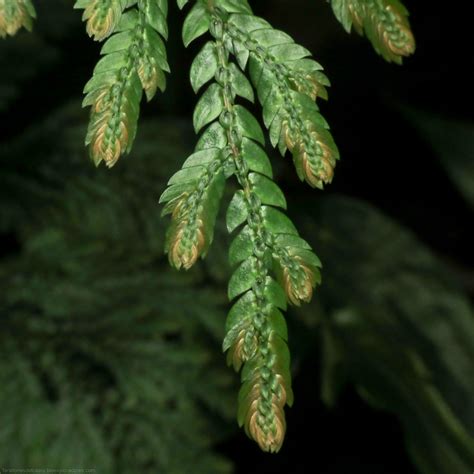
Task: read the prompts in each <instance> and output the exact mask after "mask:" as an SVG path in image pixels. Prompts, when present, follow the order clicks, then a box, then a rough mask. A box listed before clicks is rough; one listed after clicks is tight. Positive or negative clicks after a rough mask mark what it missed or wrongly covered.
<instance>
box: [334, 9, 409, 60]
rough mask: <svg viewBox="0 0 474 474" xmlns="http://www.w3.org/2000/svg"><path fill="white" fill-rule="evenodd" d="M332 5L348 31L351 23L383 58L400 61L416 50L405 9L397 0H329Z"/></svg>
mask: <svg viewBox="0 0 474 474" xmlns="http://www.w3.org/2000/svg"><path fill="white" fill-rule="evenodd" d="M332 8H333V11H334V14H335V15H336V17H337V19H338V20H339V21H340V22H341V24H342V25H343V27H344V29H345V30H346V31H347V32H350V31H351V27H352V25H353V26H354V29H355V30H356V31H357V32H358V33H359V34H361V35H362V34H365V35H366V36H367V38H368V39H369V41H370V42H371V43H372V46H373V47H374V49H375V51H376V52H377V53H378V54H380V55H381V56H382V57H383V58H384V59H385V60H387V61H393V62H396V63H398V64H401V62H402V59H403V57H404V56H410V55H411V54H413V53H414V52H415V38H414V36H413V33H412V32H411V29H410V24H409V22H408V10H407V9H406V8H405V6H404V5H403V4H402V3H401V2H400V1H399V0H332Z"/></svg>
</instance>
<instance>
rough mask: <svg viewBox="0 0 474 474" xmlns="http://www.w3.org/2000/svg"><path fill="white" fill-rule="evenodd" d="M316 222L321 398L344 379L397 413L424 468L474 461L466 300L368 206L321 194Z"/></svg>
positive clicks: (431, 471)
mask: <svg viewBox="0 0 474 474" xmlns="http://www.w3.org/2000/svg"><path fill="white" fill-rule="evenodd" d="M317 221H318V228H319V229H320V231H319V238H318V241H319V245H318V249H320V254H321V255H322V257H323V258H324V259H325V261H326V262H330V268H328V269H327V271H326V274H325V277H326V278H325V286H324V287H323V290H322V291H321V298H322V301H323V305H324V307H326V308H331V314H330V315H329V316H328V317H327V318H323V323H324V324H323V328H324V332H323V333H324V334H326V335H325V337H324V338H323V344H324V347H325V348H324V354H325V360H326V361H327V362H326V364H325V365H326V367H325V370H323V374H324V375H325V377H326V378H325V379H324V380H323V388H324V391H323V395H324V397H325V399H326V401H327V402H328V403H334V396H335V395H336V392H337V391H335V390H334V389H333V388H336V387H337V386H339V387H340V386H341V382H342V381H341V378H340V377H341V376H343V377H346V379H347V380H350V381H352V382H353V383H354V384H355V385H356V386H357V387H358V389H359V390H360V393H361V394H362V395H363V396H364V397H365V398H366V399H367V400H368V401H369V402H370V403H373V404H374V405H375V406H378V407H381V408H383V409H386V410H389V411H391V412H394V413H396V414H397V416H398V417H399V418H400V419H401V421H402V423H403V426H404V428H405V434H406V440H407V445H408V448H409V450H410V452H411V454H412V457H413V459H414V461H415V463H416V464H417V465H418V467H419V469H420V471H421V472H423V473H425V474H444V473H446V472H451V473H453V474H462V473H463V472H466V470H469V469H470V468H469V466H472V465H473V463H474V403H473V402H472V393H473V392H474V382H473V378H472V377H471V376H470V374H471V371H472V361H473V360H474V324H473V322H474V314H473V311H472V307H471V305H470V303H469V300H468V299H467V298H466V297H465V296H464V295H463V293H462V291H461V290H459V285H458V283H457V281H456V279H455V278H454V277H453V276H451V275H450V273H449V271H447V270H446V268H444V267H443V265H442V264H441V263H440V262H439V261H437V260H436V258H435V257H433V255H432V254H430V252H429V251H427V250H426V249H425V248H424V247H423V245H422V244H420V243H419V242H417V240H416V239H415V238H414V237H413V236H412V235H411V234H410V233H408V232H407V231H405V230H403V229H402V228H401V227H400V226H398V225H397V224H395V223H394V222H392V221H391V220H390V219H388V218H385V217H383V216H382V215H381V214H380V213H378V212H376V211H375V210H374V209H372V208H371V207H370V206H368V205H366V204H363V203H360V202H357V201H354V200H350V199H345V198H333V199H325V200H324V202H323V204H322V206H321V207H320V209H319V212H318V216H317ZM341 261H343V262H344V264H343V265H342V264H338V262H341ZM344 308H346V309H344ZM333 311H335V312H333Z"/></svg>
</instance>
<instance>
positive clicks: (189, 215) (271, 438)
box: [0, 0, 414, 452]
mask: <svg viewBox="0 0 474 474" xmlns="http://www.w3.org/2000/svg"><path fill="white" fill-rule="evenodd" d="M5 1H6V2H7V3H5ZM25 1H26V0H25ZM27 1H28V3H25V2H24V1H23V0H22V1H20V2H18V3H16V7H15V8H17V9H19V10H18V11H20V12H22V15H19V14H18V15H17V14H16V13H14V10H13V8H14V7H9V9H8V8H7V9H6V10H4V11H3V10H1V8H0V32H1V31H2V25H6V26H4V27H3V29H4V30H5V31H6V32H7V33H8V34H12V33H13V32H14V31H16V30H17V29H18V28H19V27H20V26H22V25H24V26H26V27H29V26H30V24H29V23H28V21H30V17H32V16H34V11H33V10H32V6H31V5H30V3H29V0H27ZM187 3H188V2H187V1H180V0H178V6H179V8H181V9H182V8H184V7H185V6H186V5H187ZM3 4H5V5H10V2H9V1H7V0H1V3H0V7H1V6H2V5H3ZM333 7H334V10H335V12H336V16H338V18H339V19H340V20H341V22H342V23H343V24H344V26H345V28H346V29H348V30H349V29H350V27H351V25H352V24H354V25H355V27H356V29H358V31H360V32H362V31H364V32H365V34H366V35H367V36H368V38H369V39H370V40H371V41H372V43H373V45H374V47H375V49H376V50H377V52H379V53H380V54H382V55H383V56H384V57H385V58H386V59H387V60H393V61H396V62H399V61H400V58H401V56H404V55H408V54H410V53H411V52H413V48H414V42H413V37H412V35H411V32H410V30H409V26H408V22H407V19H406V16H407V12H406V11H405V9H404V8H403V6H402V5H401V4H400V3H399V2H398V1H397V0H370V1H367V2H363V3H360V2H359V1H358V0H350V1H342V2H338V1H334V2H333ZM75 8H78V9H83V10H84V12H83V20H84V21H86V30H87V33H88V34H89V36H91V37H92V38H93V39H94V40H96V41H104V40H105V42H104V44H103V47H102V50H101V54H102V58H101V59H100V60H99V61H98V63H97V65H96V67H95V69H94V72H93V76H92V78H91V79H90V81H89V82H88V83H87V84H86V86H85V88H84V93H85V94H86V95H85V98H84V102H83V105H84V106H90V107H91V115H90V121H89V127H88V131H87V135H86V144H87V145H89V152H90V157H91V159H92V160H93V161H94V163H95V164H96V165H98V164H100V163H101V162H102V161H104V162H105V164H106V165H107V166H108V167H111V166H113V165H114V164H115V163H116V162H117V160H118V159H119V157H120V156H121V155H123V154H124V153H128V152H130V150H131V148H132V145H133V142H134V139H135V135H136V132H137V124H138V117H139V113H140V102H141V98H142V95H143V92H145V95H146V97H147V99H148V100H151V99H152V98H153V97H154V95H155V93H156V91H157V89H158V88H159V89H161V90H164V89H165V85H166V81H165V72H169V66H168V63H167V59H166V48H165V44H164V41H163V40H164V39H166V38H167V35H168V27H167V20H166V17H167V9H168V4H167V0H77V2H76V4H75ZM12 12H13V13H12ZM15 15H16V16H15ZM20 16H21V18H22V19H21V21H20V20H18V19H17V18H20ZM206 33H209V35H210V38H211V40H210V41H208V42H207V43H206V44H205V45H204V46H203V48H202V49H201V51H200V52H199V53H198V54H197V56H196V58H195V60H194V61H193V64H192V66H191V72H190V81H191V85H192V87H193V89H194V90H195V92H196V93H197V92H199V91H200V90H202V89H203V88H204V86H206V84H208V83H209V82H210V84H209V85H207V88H206V89H205V90H204V92H202V94H201V96H200V99H199V100H198V102H197V104H196V107H195V110H194V114H193V124H194V129H195V132H196V133H201V135H200V138H199V140H198V143H197V144H196V146H195V150H194V153H193V154H191V156H189V158H188V159H187V160H186V161H185V163H184V165H183V167H182V168H181V170H180V171H178V172H177V173H175V174H174V175H173V176H172V177H171V179H170V180H169V181H168V187H167V189H166V190H165V191H164V193H163V194H162V196H161V199H160V201H161V202H162V203H163V204H164V210H163V214H171V224H170V226H169V229H168V231H167V235H166V242H165V249H166V252H167V253H168V257H169V261H170V263H171V264H172V265H173V266H174V267H175V268H177V269H180V268H184V269H186V270H188V269H190V268H191V267H192V266H193V265H194V264H195V263H196V262H197V260H198V258H199V257H204V256H205V255H206V254H207V252H208V250H209V247H210V245H211V243H212V241H213V237H214V228H215V225H216V219H217V216H218V213H219V208H220V201H221V198H222V196H223V194H224V192H225V183H226V180H227V179H229V178H231V177H234V178H235V179H234V183H237V185H238V189H237V190H235V192H234V194H233V197H232V200H231V202H230V205H229V207H228V210H227V217H226V223H227V229H228V232H229V233H231V232H234V231H236V230H238V233H237V235H236V237H235V238H234V241H233V243H232V244H231V248H230V251H229V259H230V261H231V262H232V265H233V266H234V267H236V269H235V272H234V274H233V276H232V277H231V279H230V281H229V286H228V296H229V299H231V300H234V305H233V306H232V308H231V310H230V312H229V315H228V318H227V322H226V335H225V339H224V344H223V348H224V351H228V362H229V364H232V365H233V366H234V368H235V369H236V370H240V369H242V373H241V379H242V387H241V390H240V394H239V409H238V422H239V424H240V425H241V426H245V430H246V432H247V434H248V435H249V436H250V437H252V438H253V439H255V440H256V441H257V442H258V444H259V445H260V447H261V448H262V449H263V450H265V451H271V452H276V451H278V450H279V449H280V447H281V445H282V443H283V439H284V434H285V427H286V422H285V415H284V411H283V409H284V406H285V405H286V404H288V405H291V403H292V400H293V394H292V388H291V374H290V356H289V351H288V347H287V342H286V341H287V329H286V324H285V320H284V317H283V315H282V313H281V311H284V310H286V306H287V303H290V304H293V305H300V304H301V302H309V301H310V300H311V297H312V294H313V289H314V287H315V286H316V285H317V284H318V283H319V282H320V273H319V269H320V267H321V263H320V261H319V259H318V257H317V256H316V255H315V254H314V253H313V251H312V249H311V246H310V245H309V244H308V243H307V242H306V241H305V240H303V239H302V238H300V237H299V235H298V231H297V229H296V228H295V226H294V225H293V223H292V222H291V220H290V219H289V218H288V217H287V216H286V215H285V214H284V213H283V210H285V209H286V199H285V196H284V194H283V192H282V191H281V190H280V188H279V187H278V186H277V184H276V183H275V182H274V181H273V178H272V169H271V165H270V162H269V159H268V157H267V155H266V151H265V150H264V146H265V139H266V136H265V133H264V132H263V130H262V128H261V127H260V124H259V121H258V120H257V118H255V117H254V115H253V113H252V112H250V111H249V110H248V109H247V108H246V107H245V106H244V105H242V104H241V103H240V102H241V99H245V100H247V101H250V102H253V101H254V99H255V95H256V97H257V98H258V101H259V102H260V104H261V107H262V118H263V123H264V125H265V127H266V128H267V129H268V136H269V140H270V143H271V144H272V146H273V147H276V148H278V150H279V151H280V153H281V154H282V155H284V154H285V153H286V151H287V150H288V151H290V153H291V154H292V157H293V162H294V165H295V168H296V172H297V175H298V177H299V178H300V179H301V180H302V181H306V182H307V183H308V184H310V185H311V186H312V187H317V188H323V186H324V185H325V184H327V183H330V182H331V180H332V177H333V173H334V167H335V164H336V161H337V159H338V158H339V152H338V149H337V147H336V145H335V143H334V140H333V138H332V136H331V134H330V132H329V126H328V124H327V122H326V121H325V119H324V118H323V117H322V115H321V114H320V112H319V108H318V106H317V105H316V102H315V101H316V99H317V98H319V97H321V98H323V99H326V98H327V91H326V87H327V86H329V81H328V79H327V77H326V76H325V74H324V73H323V72H322V67H321V65H319V64H318V63H317V62H316V61H314V60H313V59H312V58H311V57H310V56H311V53H310V52H309V51H308V50H307V49H306V48H304V47H303V46H301V45H298V44H296V43H295V42H294V41H293V39H292V38H291V37H290V36H289V35H287V34H286V33H284V32H282V31H279V30H276V29H274V28H273V27H272V26H271V25H270V24H269V23H268V22H267V21H265V20H264V19H262V18H259V17H257V16H255V15H254V14H253V12H252V10H251V8H250V6H249V4H248V3H247V1H245V0H242V1H237V0H197V1H196V2H194V3H193V5H192V7H191V8H190V10H189V11H188V13H187V15H186V18H185V20H184V22H183V28H182V39H183V42H184V45H185V46H188V45H190V44H191V43H192V42H193V41H195V40H196V39H197V38H199V37H201V36H202V35H204V34H206ZM249 79H250V80H249ZM117 192H119V190H117ZM76 211H77V209H76ZM79 215H80V213H79ZM53 237H54V238H58V239H59V237H58V236H54V235H53ZM48 238H49V237H48ZM53 240H54V239H53ZM54 245H55V246H57V247H58V248H60V247H61V242H60V241H58V242H55V244H54ZM91 278H92V276H91ZM98 278H99V279H100V277H98ZM97 291H98V292H99V288H97ZM80 293H81V294H82V291H81V292H80ZM83 297H84V298H87V297H88V296H87V292H86V293H84V295H83ZM137 317H138V316H137ZM163 324H164V323H163ZM153 331H155V329H153ZM157 350H158V348H157ZM149 376H150V377H152V376H151V375H149ZM115 378H117V376H116V375H115ZM144 380H145V379H144ZM144 380H143V381H141V382H140V383H142V384H146V382H145V381H144Z"/></svg>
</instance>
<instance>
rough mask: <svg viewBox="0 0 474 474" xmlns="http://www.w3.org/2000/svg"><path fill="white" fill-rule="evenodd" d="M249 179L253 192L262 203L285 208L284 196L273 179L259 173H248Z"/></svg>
mask: <svg viewBox="0 0 474 474" xmlns="http://www.w3.org/2000/svg"><path fill="white" fill-rule="evenodd" d="M249 179H250V182H251V183H252V184H253V186H254V188H253V190H254V192H255V194H256V195H257V196H258V197H259V198H260V200H261V201H262V203H263V204H268V205H270V206H277V207H282V208H283V209H286V199H285V196H284V195H283V192H282V190H281V189H280V188H279V187H278V186H277V185H276V184H275V182H274V181H272V180H271V179H269V178H267V177H266V176H263V175H261V174H259V173H250V174H249Z"/></svg>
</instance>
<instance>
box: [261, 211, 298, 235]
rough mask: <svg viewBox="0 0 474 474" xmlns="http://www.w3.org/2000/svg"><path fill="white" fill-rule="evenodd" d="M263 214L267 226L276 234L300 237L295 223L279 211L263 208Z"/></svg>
mask: <svg viewBox="0 0 474 474" xmlns="http://www.w3.org/2000/svg"><path fill="white" fill-rule="evenodd" d="M262 212H263V216H264V220H265V225H266V226H267V228H268V230H269V231H270V232H272V233H274V234H295V235H298V232H297V230H296V228H295V226H294V225H293V223H292V222H291V221H290V219H288V217H287V216H285V214H283V213H282V212H280V211H279V210H277V209H275V208H273V207H269V206H263V207H262Z"/></svg>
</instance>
